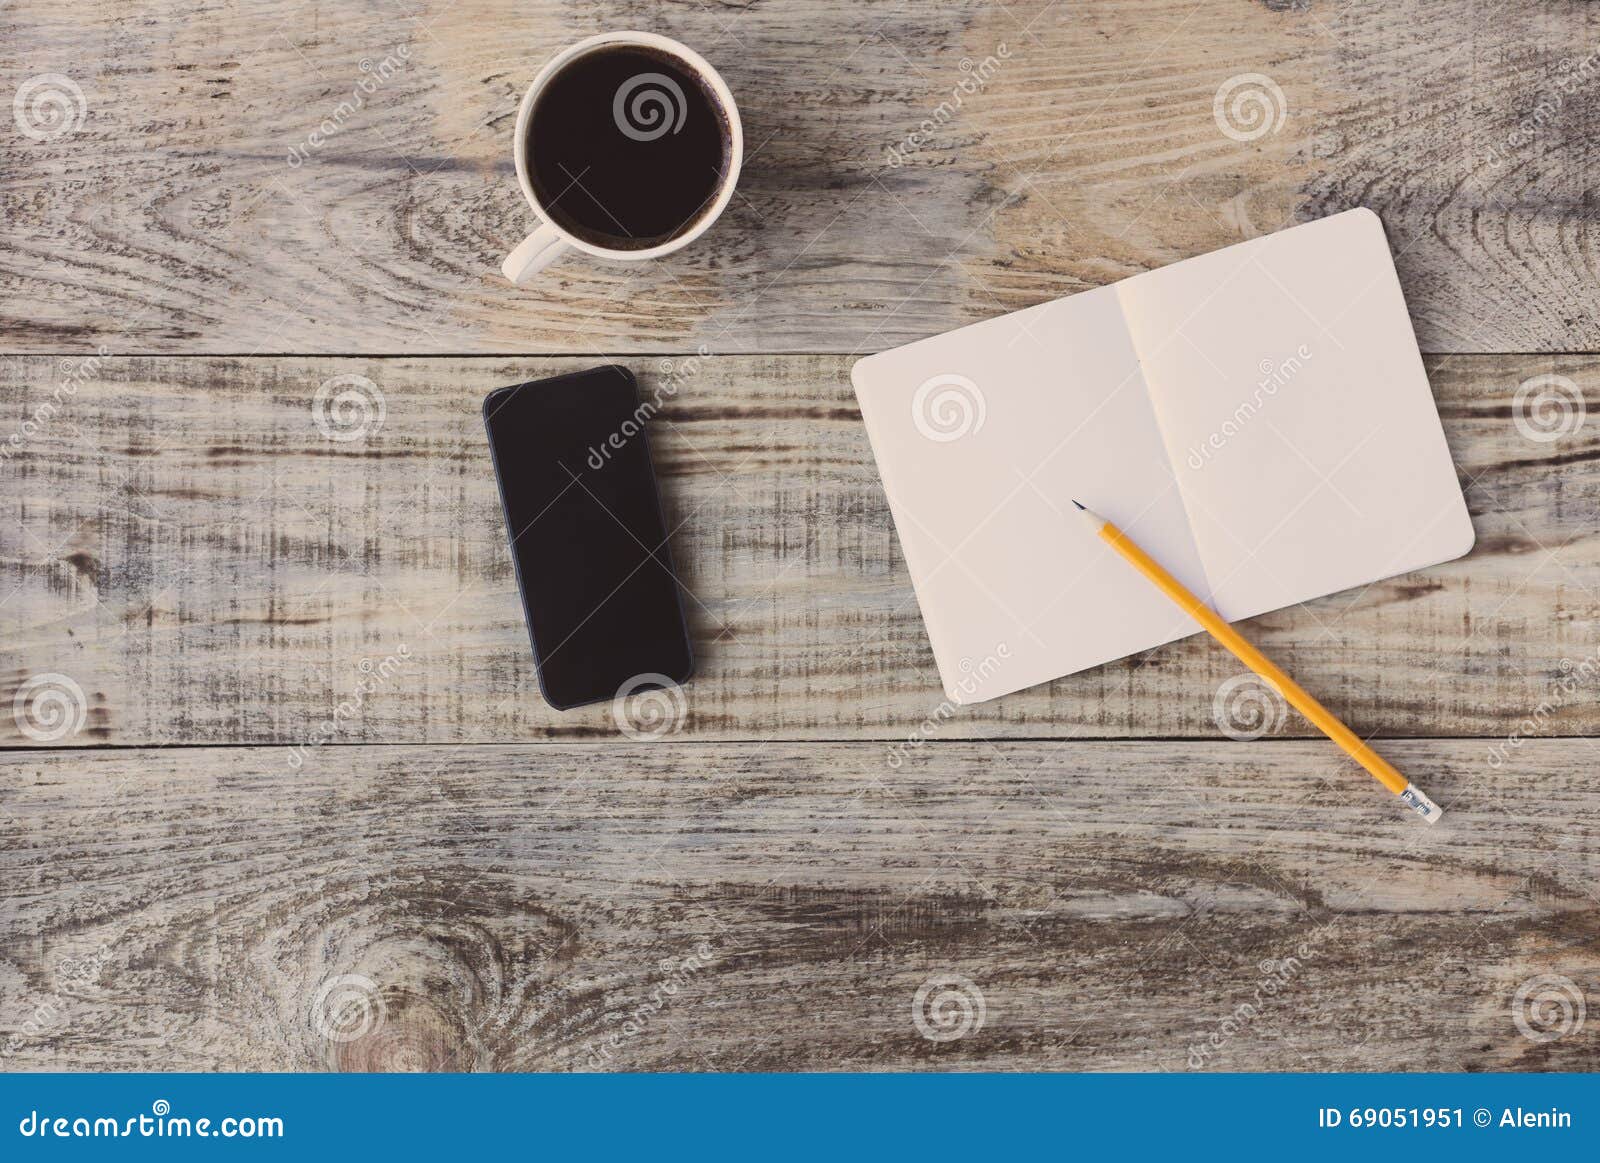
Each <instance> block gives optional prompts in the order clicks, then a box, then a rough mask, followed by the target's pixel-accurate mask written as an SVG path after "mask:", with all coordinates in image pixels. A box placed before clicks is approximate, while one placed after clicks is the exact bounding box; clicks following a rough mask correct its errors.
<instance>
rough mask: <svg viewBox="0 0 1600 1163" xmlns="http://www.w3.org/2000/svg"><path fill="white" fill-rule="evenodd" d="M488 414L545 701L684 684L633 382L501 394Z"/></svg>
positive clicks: (588, 375) (581, 379) (587, 699)
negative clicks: (669, 684) (675, 683)
mask: <svg viewBox="0 0 1600 1163" xmlns="http://www.w3.org/2000/svg"><path fill="white" fill-rule="evenodd" d="M483 415H484V424H485V426H486V427H487V428H488V431H489V449H490V452H491V454H492V456H493V458H494V466H495V474H496V476H497V477H498V478H499V481H500V500H501V504H502V505H503V507H504V509H505V517H506V526H507V532H508V534H509V536H510V539H511V557H512V561H513V562H514V564H515V566H516V571H517V585H518V587H519V588H520V589H521V591H522V606H523V612H524V614H525V615H526V617H527V620H528V632H529V636H530V637H531V638H532V640H533V655H534V663H535V665H536V666H537V667H538V671H539V685H540V689H541V690H542V691H543V692H544V697H545V701H547V702H548V703H550V705H551V706H553V707H556V708H557V709H565V708H567V707H576V706H581V705H582V704H584V703H592V702H597V701H599V700H602V699H610V698H614V697H616V695H617V694H618V693H619V692H620V691H622V690H623V689H624V688H625V687H627V688H631V689H649V688H650V687H651V686H663V685H666V684H668V683H673V682H683V681H685V680H686V679H687V678H688V677H689V671H690V669H691V667H692V665H693V661H692V656H691V654H690V649H689V634H688V630H687V628H686V627H685V625H684V619H683V604H682V600H681V598H680V596H679V593H678V582H677V579H676V577H675V576H674V574H673V569H672V557H671V553H670V551H669V549H668V546H667V536H668V534H667V529H666V522H665V521H664V519H663V518H662V513H661V499H660V495H659V494H658V492H657V490H656V479H655V470H654V469H653V467H652V466H651V462H650V445H649V443H648V441H647V440H646V438H645V432H644V418H645V410H644V409H642V408H640V406H639V391H638V386H637V385H636V384H635V382H634V378H633V373H632V372H630V371H629V370H628V369H627V368H624V367H616V366H610V367H599V368H594V369H593V370H591V371H585V372H576V373H574V374H572V375H566V376H558V377H556V378H555V379H549V380H536V381H533V382H531V383H526V384H517V385H515V386H514V387H509V388H501V389H500V390H499V391H496V392H491V393H490V394H489V396H488V398H487V399H486V400H484V403H483Z"/></svg>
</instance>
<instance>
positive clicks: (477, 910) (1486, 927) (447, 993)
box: [0, 740, 1600, 1070]
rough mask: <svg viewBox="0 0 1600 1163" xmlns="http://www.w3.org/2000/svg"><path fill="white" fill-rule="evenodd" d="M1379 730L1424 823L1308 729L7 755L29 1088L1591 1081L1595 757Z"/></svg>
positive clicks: (12, 953) (4, 868) (0, 786)
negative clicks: (1343, 1075) (43, 1072)
mask: <svg viewBox="0 0 1600 1163" xmlns="http://www.w3.org/2000/svg"><path fill="white" fill-rule="evenodd" d="M1392 750H1393V753H1394V754H1395V756H1396V758H1397V760H1398V761H1399V762H1400V763H1401V764H1402V766H1405V767H1406V768H1407V769H1408V770H1410V771H1413V772H1416V773H1418V774H1419V776H1421V775H1423V774H1424V773H1425V779H1426V783H1427V786H1428V788H1429V789H1430V791H1432V792H1433V794H1434V795H1435V796H1437V797H1438V798H1439V799H1440V800H1441V801H1442V802H1443V803H1444V804H1446V805H1447V813H1448V814H1447V815H1446V817H1445V820H1444V821H1443V822H1442V823H1441V824H1440V825H1439V826H1437V827H1435V828H1428V827H1426V826H1425V825H1422V824H1421V823H1420V822H1418V821H1415V820H1414V819H1413V818H1411V817H1409V816H1407V815H1405V814H1404V813H1403V812H1401V811H1400V810H1399V808H1398V806H1397V805H1396V803H1395V802H1394V801H1393V799H1392V798H1390V797H1387V796H1385V795H1384V794H1382V792H1381V791H1380V790H1379V789H1378V788H1377V787H1376V786H1375V785H1373V784H1372V782H1371V781H1370V780H1369V779H1367V778H1366V777H1365V776H1364V775H1362V774H1361V773H1359V772H1357V771H1355V770H1354V769H1353V767H1352V766H1351V765H1349V764H1347V763H1342V762H1341V761H1339V760H1338V759H1337V758H1336V757H1333V756H1332V755H1331V754H1330V750H1329V748H1328V747H1327V746H1326V745H1323V744H1316V743H1311V742H1300V741H1276V742H1274V741H1265V742H1260V743H1255V744H1235V743H1227V742H1223V743H1217V744H1197V743H1188V744H1171V743H1117V744H1106V743H1082V742H1075V743H1069V744H1066V745H1056V744H1040V743H1024V744H1002V745H998V746H997V745H993V744H987V743H940V744H936V745H932V746H930V747H928V748H926V749H924V750H922V751H921V752H919V753H917V754H916V755H914V756H912V757H911V758H910V760H909V761H908V762H907V763H906V764H905V765H903V766H902V767H900V768H898V769H896V768H893V767H891V766H889V765H888V763H887V762H886V756H885V750H884V748H883V747H882V746H879V745H872V744H804V745H792V744H781V743H774V744H771V745H767V746H751V745H706V746H700V747H690V746H684V745H672V744H657V745H647V746H637V747H632V748H628V749H609V748H596V747H593V746H584V745H554V746H539V747H467V748H455V749H452V748H442V747H435V748H378V747H338V748H327V749H324V750H323V751H321V752H319V753H318V754H317V755H316V756H315V757H314V758H313V761H312V762H311V763H309V764H307V765H306V766H305V767H304V768H302V769H301V770H299V771H298V772H297V771H294V770H291V768H290V767H289V765H288V763H287V762H286V759H287V754H288V753H287V752H286V751H285V750H283V749H243V750H240V749H232V750H225V751H210V750H203V749H178V750H169V751H160V752H145V751H116V752H113V751H97V752H52V753H32V754H21V753H10V754H8V755H6V756H5V757H3V758H0V772H3V776H4V778H3V780H0V808H3V811H0V836H3V838H4V843H3V844H0V889H3V890H4V893H5V899H6V907H5V909H4V911H3V912H0V1034H3V1038H0V1042H3V1044H4V1045H5V1046H6V1047H7V1048H8V1049H9V1054H8V1061H7V1062H6V1065H7V1067H14V1068H20V1069H84V1068H97V1069H138V1068H144V1069H148V1068H157V1069H192V1070H211V1069H222V1068H238V1069H301V1068H312V1069H316V1068H323V1067H338V1068H346V1069H361V1068H375V1067H382V1068H393V1069H404V1068H429V1069H517V1070H522V1069H594V1068H617V1069H669V1068H670V1069H689V1070H699V1069H705V1068H716V1069H758V1068H759V1069H836V1068H902V1067H910V1066H916V1067H933V1068H986V1069H1020V1068H1065V1069H1074V1070H1113V1069H1173V1070H1183V1069H1187V1068H1195V1067H1198V1068H1204V1069H1251V1070H1280V1069H1283V1070H1312V1069H1354V1070H1368V1069H1396V1068H1398V1069H1439V1070H1489V1069H1513V1070H1516V1069H1535V1070H1551V1069H1578V1070H1592V1069H1595V1068H1596V1066H1597V1065H1600V1035H1597V1034H1596V1029H1595V1024H1594V1021H1593V1012H1592V1011H1593V1008H1594V1002H1595V999H1596V997H1597V994H1596V992H1595V991H1596V989H1597V988H1600V929H1597V926H1596V911H1595V907H1594V906H1595V900H1594V896H1593V893H1594V885H1595V883H1596V874H1597V872H1600V826H1597V824H1596V821H1597V819H1600V783H1597V777H1596V775H1595V771H1596V767H1595V764H1594V762H1593V757H1594V754H1595V745H1594V743H1593V742H1592V741H1589V740H1536V741H1533V742H1530V743H1528V744H1525V745H1524V746H1523V747H1522V748H1520V749H1519V750H1518V751H1517V752H1516V754H1515V756H1514V758H1513V760H1512V761H1511V762H1509V763H1507V764H1505V765H1503V766H1501V767H1500V768H1498V769H1496V768H1494V767H1491V766H1490V765H1489V764H1488V763H1486V762H1485V750H1486V749H1485V747H1484V745H1483V744H1482V743H1481V742H1473V741H1450V742H1441V741H1430V740H1415V741H1404V742H1399V743H1396V744H1394V745H1393V747H1392ZM950 973H954V974H959V975H961V976H962V977H964V978H966V979H967V980H968V981H970V982H971V986H970V987H967V986H955V987H953V988H955V989H957V990H960V991H963V992H965V993H966V996H967V998H968V1000H969V1002H971V1003H974V1004H975V1003H976V1000H977V998H978V997H979V996H980V995H981V998H982V1002H983V1007H984V1016H983V1022H982V1025H981V1028H973V1029H971V1030H970V1031H969V1032H968V1033H967V1035H966V1036H964V1037H961V1038H959V1039H954V1040H950V1041H943V1042H940V1041H933V1040H929V1039H927V1038H924V1037H922V1036H921V1035H919V1033H918V1029H917V1027H916V1025H915V1024H914V1022H913V1019H912V1012H913V999H914V997H915V996H916V994H917V991H918V989H919V987H921V986H923V985H924V984H925V983H927V982H928V981H929V980H930V979H934V978H936V977H938V976H939V975H942V974H950ZM1546 974H1553V975H1559V976H1561V977H1563V978H1565V979H1567V980H1568V981H1569V982H1570V983H1571V987H1572V988H1573V989H1575V990H1577V991H1580V992H1585V993H1587V995H1588V1000H1589V1008H1590V1019H1589V1021H1588V1023H1587V1025H1583V1024H1581V1023H1580V1024H1579V1025H1578V1028H1576V1029H1570V1028H1569V1029H1568V1031H1567V1032H1566V1034H1565V1035H1564V1036H1561V1037H1555V1038H1552V1039H1551V1040H1548V1041H1534V1040H1530V1039H1529V1038H1527V1037H1525V1036H1523V1035H1522V1034H1521V1033H1520V1032H1519V1029H1518V1027H1517V1025H1516V1021H1515V1017H1514V1008H1513V1007H1514V1002H1515V999H1516V996H1517V991H1518V989H1519V987H1522V986H1523V985H1524V983H1526V982H1528V981H1529V980H1530V979H1533V978H1536V977H1538V976H1539V975H1546ZM1269 981H1270V982H1272V983H1273V984H1271V985H1267V984H1265V983H1267V982H1269ZM668 987H670V988H668ZM1532 988H1538V987H1537V986H1535V987H1532ZM1563 988H1565V987H1563ZM658 991H659V992H658ZM1246 1005H1248V1006H1250V1007H1252V1010H1253V1012H1252V1010H1241V1008H1240V1007H1242V1006H1246ZM1524 1009H1525V1012H1524V1021H1528V1020H1530V1019H1534V1020H1535V1026H1534V1029H1535V1032H1536V1033H1549V1032H1552V1031H1551V1029H1550V1028H1549V1026H1550V1025H1551V1024H1554V1023H1556V1021H1557V1016H1556V1015H1554V1011H1551V1010H1545V1011H1543V1014H1544V1019H1543V1020H1544V1021H1545V1022H1546V1025H1544V1026H1541V1025H1539V1024H1538V1020H1539V1014H1538V1013H1535V1012H1533V1009H1532V1007H1531V1006H1530V1007H1524ZM951 1013H952V1016H953V1015H954V1011H951ZM29 1022H32V1023H33V1024H32V1026H30V1027H27V1028H24V1027H25V1026H26V1024H27V1023H29ZM932 1028H933V1029H934V1031H935V1032H941V1031H940V1030H939V1028H938V1027H932ZM1554 1032H1557V1033H1559V1032H1560V1028H1559V1025H1558V1024H1556V1025H1555V1029H1554ZM330 1035H332V1036H330Z"/></svg>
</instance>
